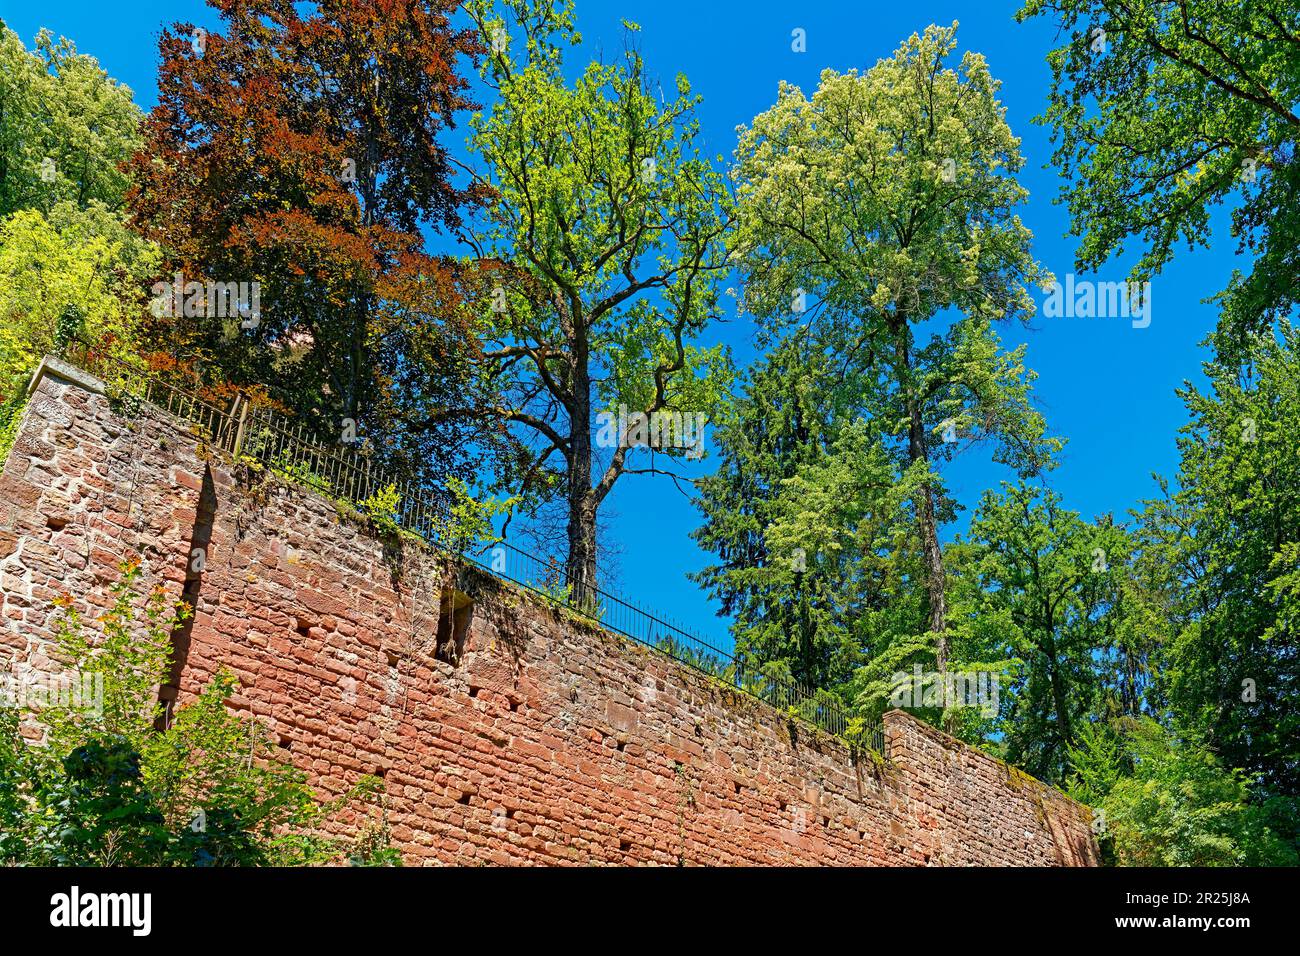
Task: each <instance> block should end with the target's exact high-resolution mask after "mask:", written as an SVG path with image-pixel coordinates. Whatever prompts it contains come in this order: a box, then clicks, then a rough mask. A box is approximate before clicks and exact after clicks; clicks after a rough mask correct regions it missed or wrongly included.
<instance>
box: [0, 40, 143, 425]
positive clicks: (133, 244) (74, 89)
mask: <svg viewBox="0 0 1300 956" xmlns="http://www.w3.org/2000/svg"><path fill="white" fill-rule="evenodd" d="M36 47H37V49H36V52H35V53H29V52H28V51H27V50H26V49H25V48H24V47H23V44H22V42H21V41H20V40H19V39H18V37H17V36H16V35H15V34H14V33H13V31H11V30H9V29H8V28H7V27H5V26H4V25H3V24H0V64H3V67H2V68H0V401H7V400H10V399H12V398H13V397H14V396H15V395H16V394H18V392H19V391H20V390H21V388H22V386H23V385H25V384H26V379H27V377H28V376H29V375H30V374H31V373H32V371H33V370H34V369H35V367H36V364H37V363H38V362H39V361H40V359H41V357H42V356H44V355H46V354H48V353H50V352H52V351H54V350H55V348H56V345H58V344H59V343H57V342H56V341H55V337H56V336H55V333H56V330H57V329H58V328H59V324H60V319H61V318H63V317H64V316H66V315H68V314H69V311H70V310H72V311H75V312H77V313H79V314H80V316H81V321H80V323H79V328H78V329H77V332H78V334H79V335H82V336H83V337H86V338H88V339H90V340H91V341H94V342H96V343H100V344H102V345H103V346H105V347H106V348H107V349H108V350H109V351H110V352H111V353H113V354H122V355H129V354H131V353H133V352H134V351H135V350H136V345H135V339H134V335H135V333H136V330H137V327H138V324H139V319H140V318H141V317H142V316H143V314H144V311H145V293H144V290H145V288H146V287H147V285H148V283H149V280H150V279H151V277H153V276H154V274H155V273H156V272H157V269H158V265H159V261H160V256H159V252H158V249H157V247H156V246H155V245H154V244H153V243H151V242H148V241H146V240H144V239H141V238H140V237H138V236H136V235H135V234H134V233H132V232H131V231H130V230H128V229H127V228H126V226H125V224H124V223H123V220H122V216H121V213H120V210H121V207H122V202H123V194H124V191H125V189H126V187H127V184H128V180H127V177H126V175H125V174H124V173H122V172H121V170H120V169H119V166H120V165H121V164H122V163H124V162H125V161H126V160H127V159H129V158H130V156H131V155H132V153H134V152H135V150H136V149H137V148H138V146H139V144H140V138H139V133H138V130H137V127H138V125H139V122H140V119H141V116H140V112H139V110H138V109H136V107H135V104H134V103H133V102H132V100H131V91H130V90H129V89H127V88H126V87H124V86H121V85H120V84H118V83H117V82H116V81H114V80H113V79H111V78H110V77H108V76H107V75H106V74H105V73H104V72H103V70H101V69H100V67H99V64H98V63H97V62H96V61H95V60H94V58H92V57H89V56H86V55H84V54H79V53H77V52H76V49H75V47H73V45H72V44H71V43H70V42H69V41H67V40H60V41H58V42H55V41H54V40H53V38H52V37H51V36H50V34H49V33H48V32H47V31H42V32H41V34H40V35H39V36H38V37H37V41H36Z"/></svg>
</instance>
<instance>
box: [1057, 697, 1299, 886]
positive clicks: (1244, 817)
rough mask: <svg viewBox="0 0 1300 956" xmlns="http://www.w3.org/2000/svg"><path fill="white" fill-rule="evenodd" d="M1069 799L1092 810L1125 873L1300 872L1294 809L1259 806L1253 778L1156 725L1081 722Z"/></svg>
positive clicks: (1107, 851)
mask: <svg viewBox="0 0 1300 956" xmlns="http://www.w3.org/2000/svg"><path fill="white" fill-rule="evenodd" d="M1070 757H1071V763H1072V765H1073V767H1074V772H1073V775H1072V777H1071V780H1070V788H1069V790H1070V794H1071V795H1072V796H1074V797H1075V798H1076V799H1079V800H1082V801H1083V802H1085V803H1088V804H1090V805H1091V806H1093V807H1094V808H1095V810H1094V812H1096V813H1097V814H1098V817H1099V819H1100V820H1101V821H1102V823H1103V826H1102V828H1101V834H1100V836H1101V842H1102V849H1103V854H1104V855H1110V856H1112V857H1113V859H1114V860H1115V862H1116V863H1118V864H1119V865H1121V866H1295V864H1296V850H1295V843H1294V841H1295V836H1296V834H1295V816H1294V807H1293V806H1292V807H1290V808H1289V809H1288V808H1287V807H1285V806H1283V805H1280V804H1274V805H1272V806H1268V805H1265V806H1261V805H1260V804H1259V803H1258V802H1256V801H1255V800H1254V799H1252V797H1253V794H1252V792H1251V788H1252V780H1251V778H1250V777H1249V776H1248V775H1246V774H1243V773H1242V772H1241V771H1239V770H1234V769H1231V768H1227V767H1224V766H1223V765H1222V764H1221V763H1220V761H1219V760H1218V759H1217V758H1216V756H1215V754H1214V752H1213V751H1212V750H1211V748H1209V747H1208V746H1207V745H1206V744H1205V742H1204V741H1203V740H1202V739H1200V738H1198V737H1197V735H1196V734H1195V733H1194V732H1193V733H1188V732H1185V731H1184V732H1182V733H1176V732H1170V731H1169V730H1167V729H1166V728H1164V727H1162V726H1161V725H1160V724H1159V723H1157V722H1156V721H1154V720H1152V719H1151V718H1125V719H1122V720H1118V721H1114V722H1110V723H1096V724H1083V725H1081V726H1080V728H1079V741H1078V745H1077V746H1075V747H1072V748H1071V751H1070Z"/></svg>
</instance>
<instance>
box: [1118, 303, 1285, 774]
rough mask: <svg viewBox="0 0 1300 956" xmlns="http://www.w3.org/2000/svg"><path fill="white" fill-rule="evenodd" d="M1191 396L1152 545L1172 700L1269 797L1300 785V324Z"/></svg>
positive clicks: (1149, 523) (1212, 366)
mask: <svg viewBox="0 0 1300 956" xmlns="http://www.w3.org/2000/svg"><path fill="white" fill-rule="evenodd" d="M1206 373H1207V375H1208V376H1209V379H1210V386H1211V387H1210V389H1209V390H1208V391H1207V392H1202V391H1201V390H1199V389H1196V388H1193V387H1191V386H1188V387H1186V388H1184V389H1183V390H1182V391H1181V392H1180V393H1179V394H1180V395H1181V396H1182V398H1183V401H1184V402H1185V403H1186V405H1187V409H1188V412H1189V415H1190V419H1191V420H1190V421H1189V422H1188V424H1187V425H1186V426H1184V427H1183V429H1182V433H1181V435H1180V437H1179V440H1178V447H1179V451H1180V453H1181V462H1180V465H1179V470H1178V476H1177V488H1176V490H1173V491H1169V490H1168V489H1167V488H1166V494H1165V495H1164V496H1163V497H1162V498H1159V499H1157V500H1155V501H1152V502H1149V503H1148V505H1147V508H1146V510H1145V512H1144V514H1143V524H1144V527H1143V534H1144V536H1145V537H1146V538H1147V539H1148V541H1147V543H1146V544H1145V545H1144V547H1145V549H1146V550H1148V551H1149V552H1150V554H1151V556H1152V559H1153V560H1155V561H1158V562H1159V563H1160V564H1162V565H1163V566H1164V567H1165V568H1167V569H1168V587H1169V590H1170V593H1171V600H1170V602H1169V607H1170V611H1171V617H1172V620H1173V622H1174V625H1175V628H1176V634H1175V635H1174V637H1173V638H1172V641H1171V645H1170V647H1169V649H1168V654H1167V659H1166V660H1167V662H1166V664H1165V666H1164V667H1163V668H1162V674H1161V685H1162V693H1163V695H1164V696H1165V697H1166V698H1167V700H1168V704H1169V706H1170V707H1171V708H1172V709H1173V710H1174V712H1176V713H1177V714H1179V715H1181V716H1182V717H1183V719H1185V720H1186V721H1187V722H1188V723H1189V724H1190V725H1192V726H1195V727H1197V728H1199V729H1200V730H1202V731H1203V732H1204V733H1205V735H1206V740H1207V742H1208V743H1209V744H1210V745H1211V746H1213V747H1214V748H1215V749H1216V750H1217V751H1218V752H1219V753H1220V754H1221V755H1222V756H1223V759H1224V761H1225V762H1226V763H1227V764H1228V765H1230V766H1233V767H1239V768H1242V769H1243V770H1245V771H1246V772H1247V773H1249V774H1251V775H1252V776H1258V777H1259V779H1260V785H1261V787H1262V788H1264V790H1265V792H1268V793H1272V794H1281V795H1290V796H1296V795H1298V794H1300V755H1298V754H1297V748H1296V746H1295V741H1296V740H1297V739H1298V738H1300V710H1298V709H1297V707H1296V704H1295V701H1296V695H1297V693H1298V692H1300V683H1298V681H1300V664H1298V661H1300V656H1298V655H1297V653H1296V644H1297V635H1298V632H1297V626H1298V624H1300V590H1298V589H1297V586H1296V585H1297V577H1298V574H1297V568H1298V567H1300V564H1298V563H1297V557H1298V556H1300V331H1297V330H1296V329H1295V328H1294V327H1292V326H1291V325H1290V324H1288V323H1285V322H1284V323H1282V324H1281V326H1280V328H1279V331H1278V333H1277V334H1276V336H1273V335H1262V336H1252V337H1251V338H1250V339H1249V350H1248V352H1247V353H1246V362H1245V364H1244V365H1241V366H1238V365H1237V364H1236V362H1235V361H1232V362H1222V361H1220V362H1211V363H1207V365H1206Z"/></svg>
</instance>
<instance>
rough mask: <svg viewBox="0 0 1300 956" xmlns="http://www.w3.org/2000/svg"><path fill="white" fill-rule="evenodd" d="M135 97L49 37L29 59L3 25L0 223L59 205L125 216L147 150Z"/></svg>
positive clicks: (69, 43) (64, 42)
mask: <svg viewBox="0 0 1300 956" xmlns="http://www.w3.org/2000/svg"><path fill="white" fill-rule="evenodd" d="M141 118H142V117H141V114H140V110H139V109H138V108H137V107H136V105H135V103H134V101H133V99H132V94H131V90H130V89H129V88H127V87H125V86H123V85H122V84H120V83H118V82H117V81H116V80H114V79H112V78H111V77H110V76H108V74H107V73H105V72H104V71H103V69H101V68H100V66H99V62H98V61H97V60H96V59H95V58H94V57H91V56H87V55H86V54H84V53H78V52H77V49H76V47H75V46H74V45H73V43H72V41H70V40H67V39H64V38H60V39H58V40H55V39H54V37H53V35H52V34H51V33H50V32H49V31H48V30H42V31H41V32H40V34H39V35H38V36H37V37H36V49H35V51H34V52H31V51H28V50H27V49H26V47H24V45H23V42H22V40H21V39H20V38H19V37H18V35H17V34H15V33H14V32H13V31H12V30H10V29H9V28H8V27H7V26H5V25H4V23H3V21H0V219H4V218H6V217H8V216H9V215H10V214H12V213H14V212H16V211H18V210H21V209H36V210H39V211H41V212H42V213H44V214H46V215H49V214H51V213H52V212H53V210H54V209H55V208H56V207H57V206H59V205H60V204H64V203H67V204H70V205H72V206H74V207H76V208H80V209H85V208H88V207H90V206H93V205H97V204H99V205H102V206H104V207H107V208H108V209H110V210H117V209H120V208H121V205H122V199H123V195H124V193H125V191H126V188H127V185H128V182H129V180H128V177H127V174H126V173H124V172H123V171H122V170H121V168H120V166H121V164H122V163H123V162H125V161H126V160H127V159H129V158H130V156H131V155H132V154H133V153H134V152H135V151H136V149H138V148H139V146H140V142H141V140H140V133H139V126H140V120H141Z"/></svg>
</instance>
